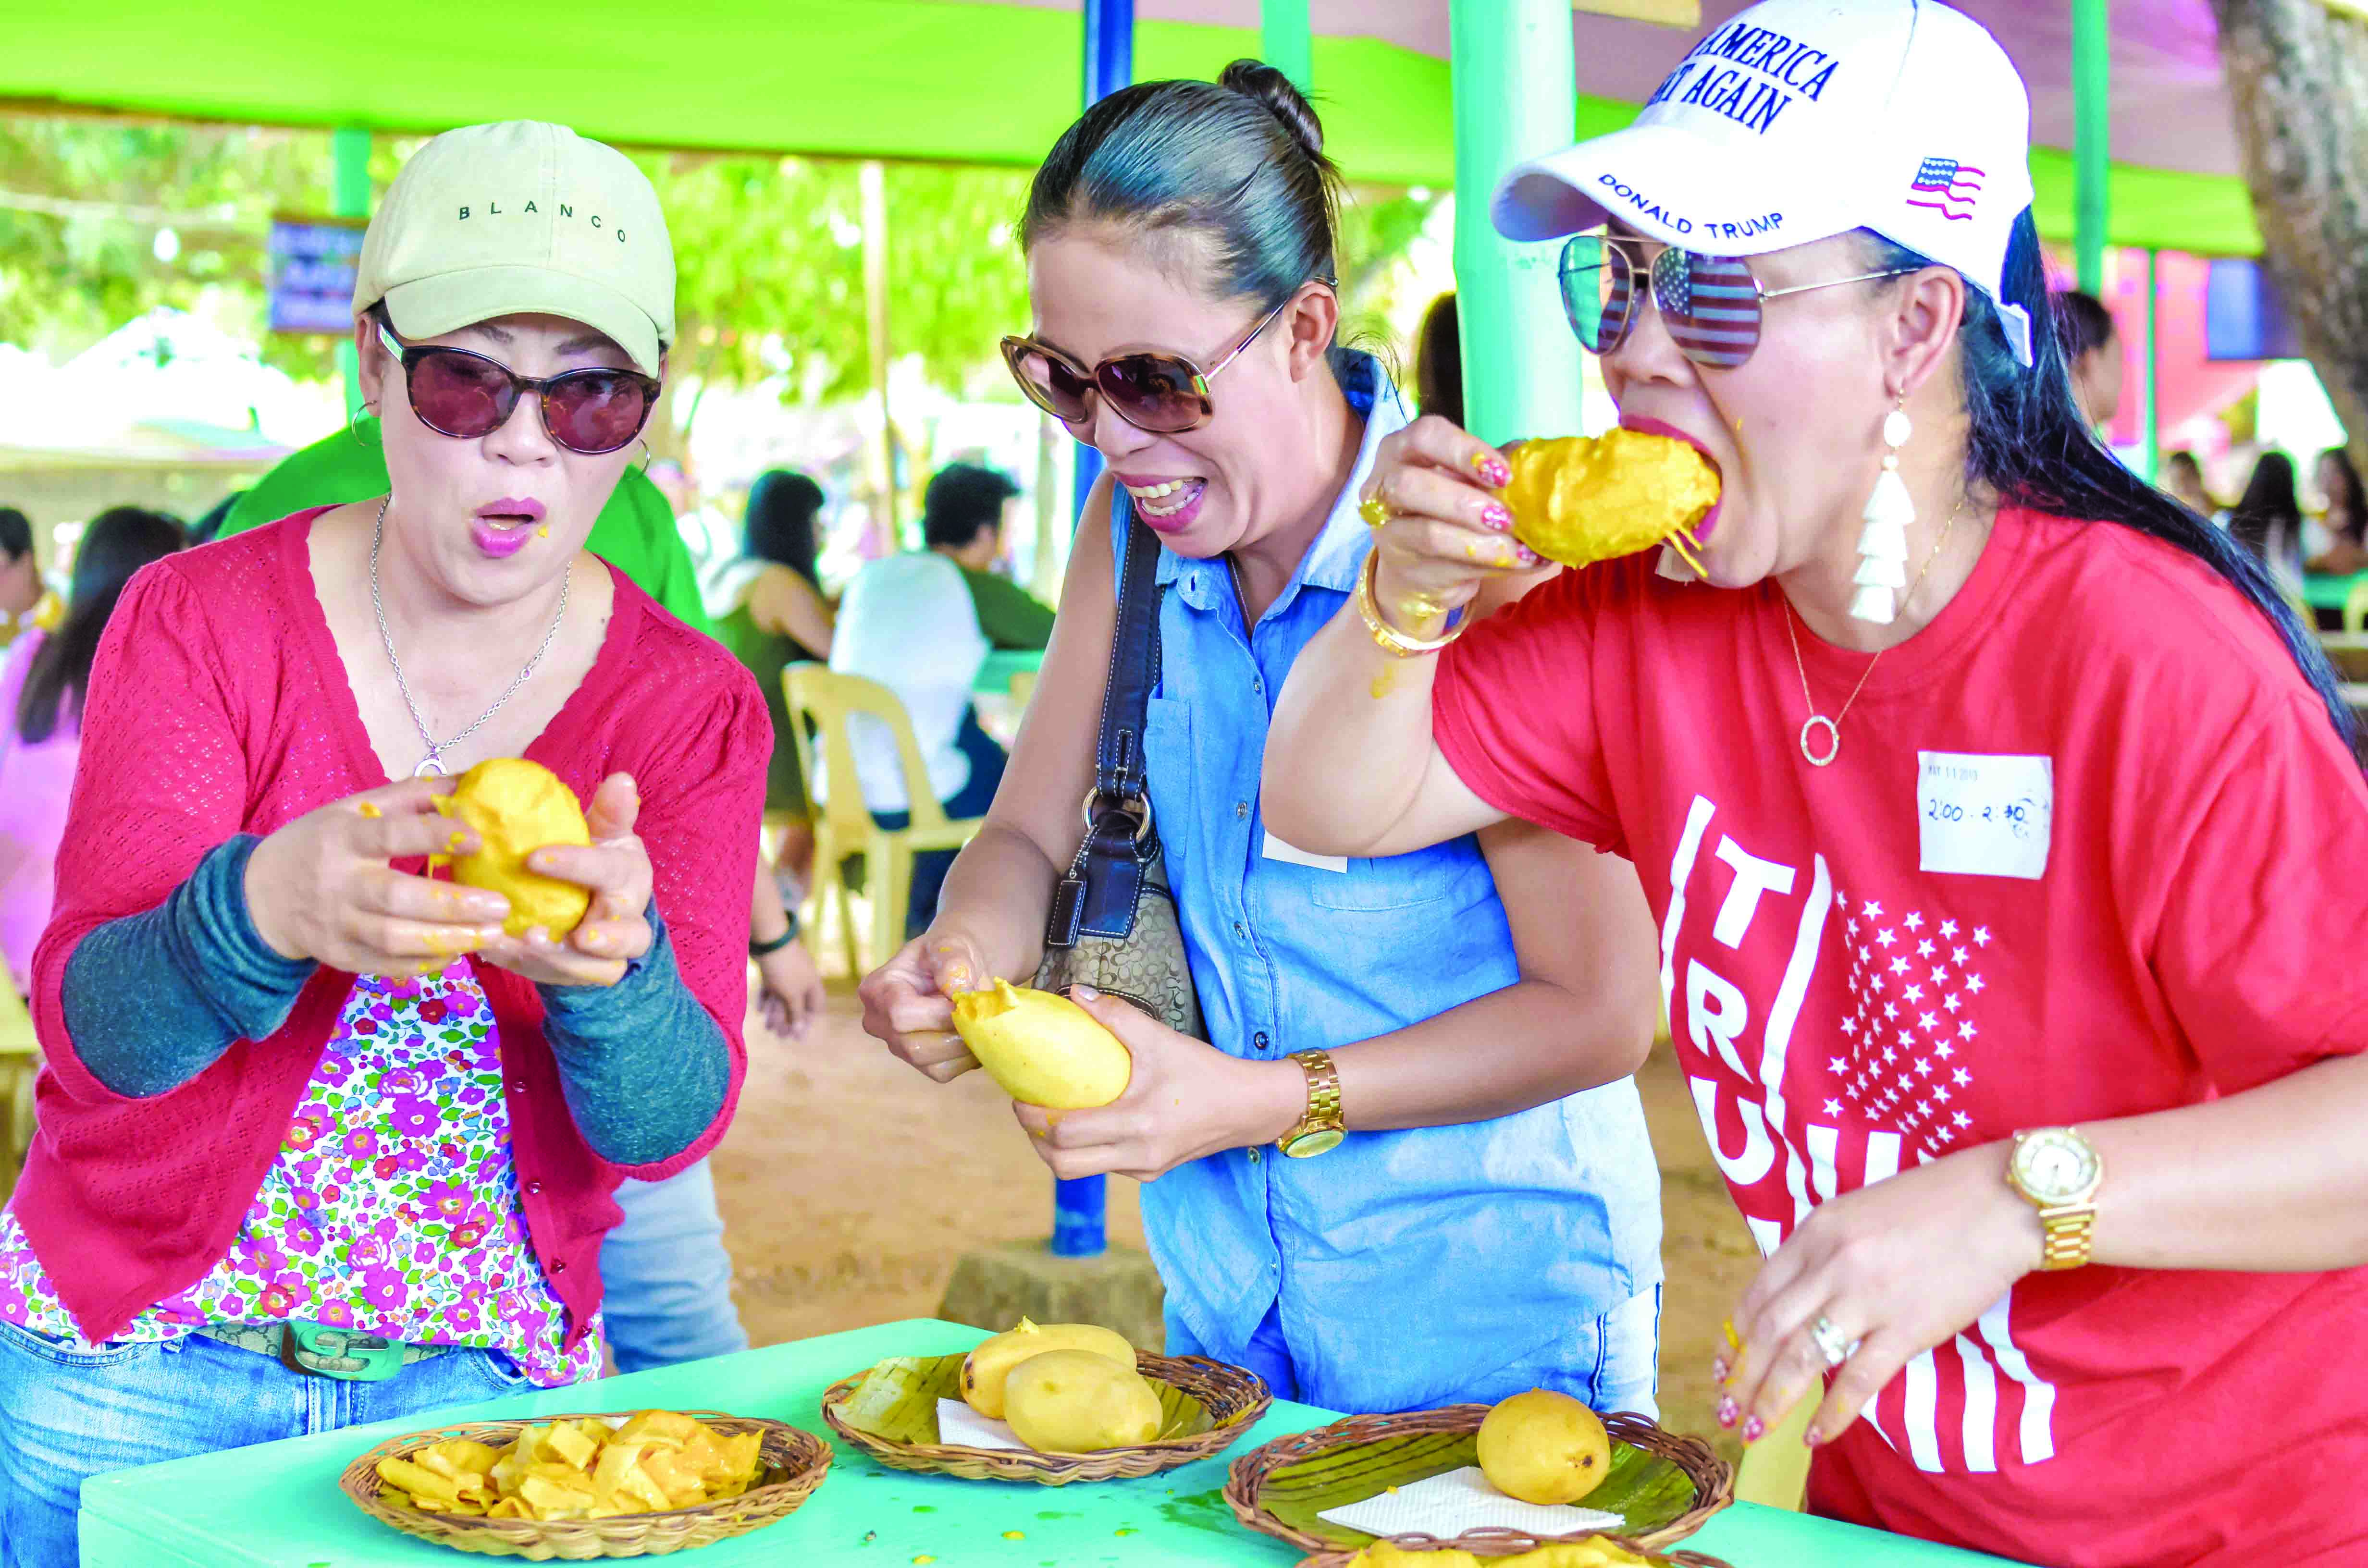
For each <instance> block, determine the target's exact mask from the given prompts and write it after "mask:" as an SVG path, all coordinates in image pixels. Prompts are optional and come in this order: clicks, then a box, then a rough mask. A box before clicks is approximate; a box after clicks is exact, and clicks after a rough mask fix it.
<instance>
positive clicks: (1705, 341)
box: [1562, 234, 1920, 370]
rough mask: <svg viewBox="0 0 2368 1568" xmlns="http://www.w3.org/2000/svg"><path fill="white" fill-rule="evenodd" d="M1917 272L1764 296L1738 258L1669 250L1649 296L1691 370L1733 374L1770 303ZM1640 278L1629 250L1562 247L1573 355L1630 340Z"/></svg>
mask: <svg viewBox="0 0 2368 1568" xmlns="http://www.w3.org/2000/svg"><path fill="white" fill-rule="evenodd" d="M1918 270H1920V268H1917V267H1894V268H1892V269H1891V270H1890V271H1888V272H1861V273H1860V274H1859V275H1858V276H1857V277H1855V278H1830V279H1828V280H1827V281H1826V282H1823V283H1803V284H1800V285H1798V286H1797V287H1794V288H1791V289H1764V288H1762V287H1760V284H1759V278H1755V277H1753V276H1752V274H1751V267H1750V265H1749V264H1748V262H1746V261H1745V260H1744V258H1743V257H1741V256H1703V255H1702V254H1701V253H1700V252H1698V251H1690V250H1679V249H1678V248H1677V247H1676V246H1674V245H1672V246H1670V247H1669V248H1668V249H1667V250H1664V251H1663V252H1661V254H1660V255H1658V256H1655V257H1654V258H1653V262H1652V267H1651V275H1652V276H1651V289H1652V294H1653V303H1654V304H1655V305H1656V306H1658V307H1659V308H1660V312H1661V324H1663V325H1664V326H1666V327H1668V329H1669V337H1670V340H1671V341H1672V342H1674V343H1676V344H1677V346H1678V351H1679V353H1681V354H1683V355H1684V356H1685V357H1686V358H1689V359H1691V360H1692V361H1693V362H1694V363H1695V364H1697V365H1707V366H1710V367H1711V368H1713V369H1722V370H1731V369H1734V368H1735V367H1736V366H1737V365H1740V364H1742V363H1743V362H1744V361H1745V360H1746V359H1748V358H1751V351H1752V350H1753V349H1755V348H1757V347H1759V322H1760V312H1761V308H1762V307H1763V306H1764V305H1765V304H1766V303H1767V302H1768V301H1770V300H1781V299H1782V298H1784V297H1785V296H1786V295H1788V294H1806V293H1811V292H1813V291H1815V290H1819V289H1839V288H1840V287H1841V286H1842V285H1843V284H1845V283H1871V282H1873V281H1874V280H1875V279H1876V278H1905V277H1907V275H1908V274H1910V273H1912V272H1916V271H1918ZM1644 272H1645V264H1644V262H1643V260H1642V258H1641V255H1640V253H1639V252H1638V251H1636V250H1635V249H1634V248H1632V245H1631V244H1630V243H1628V242H1624V241H1621V240H1616V239H1607V238H1605V237H1604V236H1603V235H1600V234H1580V235H1578V236H1577V237H1576V238H1574V239H1573V240H1572V241H1571V242H1570V244H1566V245H1565V246H1564V247H1563V252H1562V309H1563V314H1565V316H1567V317H1569V319H1570V330H1571V331H1572V332H1573V333H1574V334H1576V335H1577V338H1578V342H1579V347H1582V348H1585V349H1587V350H1588V352H1590V353H1594V354H1609V353H1611V351H1612V350H1613V349H1615V348H1617V347H1620V346H1621V345H1622V343H1625V342H1626V341H1627V340H1628V334H1629V332H1630V331H1631V330H1632V329H1633V328H1634V326H1635V324H1636V318H1637V317H1638V316H1639V315H1641V314H1643V313H1644V312H1643V297H1644V294H1645V286H1644V285H1643V283H1642V282H1641V281H1640V278H1641V275H1642V274H1643V273H1644Z"/></svg>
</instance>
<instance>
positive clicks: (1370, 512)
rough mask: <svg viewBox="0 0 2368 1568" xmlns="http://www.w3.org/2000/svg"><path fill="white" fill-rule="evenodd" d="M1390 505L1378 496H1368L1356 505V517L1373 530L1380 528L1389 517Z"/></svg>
mask: <svg viewBox="0 0 2368 1568" xmlns="http://www.w3.org/2000/svg"><path fill="white" fill-rule="evenodd" d="M1391 515H1392V514H1391V512H1390V504H1389V503H1388V502H1386V501H1384V500H1383V499H1382V498H1381V497H1380V496H1378V495H1368V496H1366V497H1365V498H1364V499H1363V500H1362V501H1360V502H1358V503H1357V516H1359V517H1362V518H1364V519H1365V521H1366V522H1367V523H1369V524H1371V525H1372V527H1374V528H1380V527H1381V526H1382V525H1383V523H1386V522H1388V521H1389V520H1390V517H1391Z"/></svg>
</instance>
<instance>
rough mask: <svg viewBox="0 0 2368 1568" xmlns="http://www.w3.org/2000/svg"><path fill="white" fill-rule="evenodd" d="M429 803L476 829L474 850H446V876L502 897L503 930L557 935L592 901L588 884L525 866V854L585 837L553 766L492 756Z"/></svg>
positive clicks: (583, 841) (571, 795) (588, 834)
mask: <svg viewBox="0 0 2368 1568" xmlns="http://www.w3.org/2000/svg"><path fill="white" fill-rule="evenodd" d="M436 809H437V810H438V811H439V812H443V813H444V814H445V815H446V816H448V817H451V818H454V819H456V820H457V821H460V822H464V823H466V824H469V825H470V826H471V827H472V828H474V829H476V830H477V837H478V838H479V840H480V841H481V844H480V846H479V847H478V848H477V850H476V851H475V852H474V853H472V854H468V855H455V856H452V857H450V862H449V863H450V866H451V868H452V880H453V881H456V882H461V883H464V884H466V885H467V886H469V887H472V888H485V889H488V890H490V891H492V892H497V893H500V894H501V895H503V896H504V897H505V898H507V899H508V900H509V901H510V913H509V917H508V918H507V919H506V920H504V921H503V922H502V929H503V930H505V931H507V932H508V933H509V934H510V935H511V936H513V937H523V936H525V935H526V934H527V932H528V931H529V930H531V929H532V928H533V927H535V926H542V927H543V928H544V929H545V930H547V931H549V932H550V933H551V939H552V941H554V942H557V941H564V939H565V938H566V937H567V934H568V933H569V932H571V931H573V930H575V927H576V926H577V924H578V923H579V922H581V921H582V920H583V918H584V912H585V911H586V909H589V908H590V907H591V905H592V893H591V890H590V889H588V888H584V887H579V886H577V885H576V884H575V883H574V882H563V881H558V880H557V879H556V878H552V877H546V876H542V875H540V874H538V873H537V872H534V871H529V870H528V869H527V868H526V858H527V857H528V856H529V855H531V854H533V853H534V852H535V851H536V850H538V849H541V848H543V847H545V846H549V845H553V844H573V845H578V846H583V845H588V844H590V843H591V842H592V831H591V829H590V828H589V827H588V826H587V825H586V823H585V821H584V808H583V807H582V806H580V805H578V804H577V803H576V801H575V791H574V790H570V789H569V788H568V787H567V786H566V784H565V783H564V782H563V781H562V780H561V778H560V777H559V776H558V775H557V774H555V773H553V772H552V771H551V769H549V768H547V767H543V766H542V764H541V763H539V762H529V761H528V760H527V759H526V758H524V757H522V756H497V757H494V758H491V759H490V760H488V761H484V762H481V763H479V764H477V766H476V767H472V768H471V769H469V771H468V772H466V773H463V774H462V775H461V782H460V786H459V788H457V789H455V790H453V791H452V792H451V793H450V795H446V796H442V797H439V798H438V800H437V801H436ZM437 858H438V860H443V859H445V857H442V856H438V857H437Z"/></svg>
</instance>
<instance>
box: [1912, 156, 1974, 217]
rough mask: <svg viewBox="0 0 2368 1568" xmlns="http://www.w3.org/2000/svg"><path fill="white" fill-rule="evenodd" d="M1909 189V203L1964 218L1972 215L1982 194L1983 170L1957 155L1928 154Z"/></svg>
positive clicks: (1945, 215)
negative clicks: (1932, 155) (1965, 162)
mask: <svg viewBox="0 0 2368 1568" xmlns="http://www.w3.org/2000/svg"><path fill="white" fill-rule="evenodd" d="M1907 192H1908V195H1907V205H1908V206H1910V207H1929V208H1930V209H1932V210H1934V211H1935V212H1938V213H1940V214H1941V216H1942V217H1944V218H1947V219H1950V220H1951V221H1952V222H1963V221H1964V220H1966V219H1970V218H1971V217H1973V215H1974V202H1975V199H1978V198H1979V197H1980V195H1981V194H1982V171H1981V170H1979V169H1976V168H1971V167H1968V166H1967V165H1964V164H1961V163H1959V162H1957V160H1956V159H1954V158H1927V159H1925V160H1924V162H1923V164H1922V165H1920V166H1919V167H1918V169H1917V171H1916V180H1915V183H1914V184H1912V185H1910V186H1909V187H1907Z"/></svg>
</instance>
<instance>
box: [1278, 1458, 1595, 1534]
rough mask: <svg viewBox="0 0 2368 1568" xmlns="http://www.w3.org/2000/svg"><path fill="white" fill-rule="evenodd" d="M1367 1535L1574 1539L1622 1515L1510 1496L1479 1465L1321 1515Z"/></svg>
mask: <svg viewBox="0 0 2368 1568" xmlns="http://www.w3.org/2000/svg"><path fill="white" fill-rule="evenodd" d="M1318 1517H1321V1518H1326V1519H1329V1520H1330V1521H1332V1523H1334V1524H1336V1525H1346V1526H1348V1527H1349V1528H1350V1529H1352V1530H1363V1531H1364V1532H1365V1533H1366V1534H1367V1535H1372V1536H1387V1535H1406V1534H1407V1533H1409V1532H1411V1531H1415V1530H1421V1531H1423V1532H1425V1533H1426V1534H1429V1535H1435V1536H1438V1537H1439V1538H1440V1539H1441V1540H1452V1538H1454V1537H1456V1536H1459V1535H1462V1534H1463V1532H1464V1531H1465V1530H1476V1529H1486V1528H1490V1527H1492V1526H1493V1527H1496V1528H1502V1529H1515V1530H1526V1531H1528V1532H1529V1533H1530V1534H1531V1535H1537V1536H1547V1535H1574V1534H1577V1532H1578V1531H1580V1530H1615V1529H1618V1528H1620V1526H1621V1524H1622V1519H1621V1517H1620V1516H1619V1515H1617V1514H1607V1513H1605V1512H1604V1511H1603V1510H1602V1509H1600V1508H1578V1507H1573V1506H1569V1505H1567V1504H1557V1505H1554V1506H1545V1505H1543V1504H1538V1503H1524V1502H1522V1501H1521V1500H1520V1498H1518V1497H1508V1496H1506V1495H1505V1494H1503V1493H1502V1492H1499V1491H1497V1489H1496V1488H1495V1487H1493V1486H1491V1485H1489V1484H1488V1478H1487V1477H1486V1476H1485V1475H1482V1474H1481V1473H1480V1467H1479V1466H1477V1465H1466V1466H1464V1467H1463V1469H1462V1470H1451V1471H1448V1472H1447V1473H1446V1474H1445V1475H1434V1476H1432V1477H1431V1478H1430V1479H1429V1480H1428V1481H1417V1482H1416V1483H1414V1484H1413V1485H1411V1486H1401V1487H1399V1488H1398V1489H1397V1490H1396V1491H1395V1492H1383V1493H1379V1494H1375V1495H1374V1496H1372V1497H1368V1498H1366V1499H1365V1500H1364V1501H1363V1502H1361V1503H1350V1504H1348V1505H1346V1506H1342V1507H1338V1508H1332V1509H1328V1510H1326V1512H1325V1513H1323V1514H1321V1515H1319V1516H1318Z"/></svg>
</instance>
